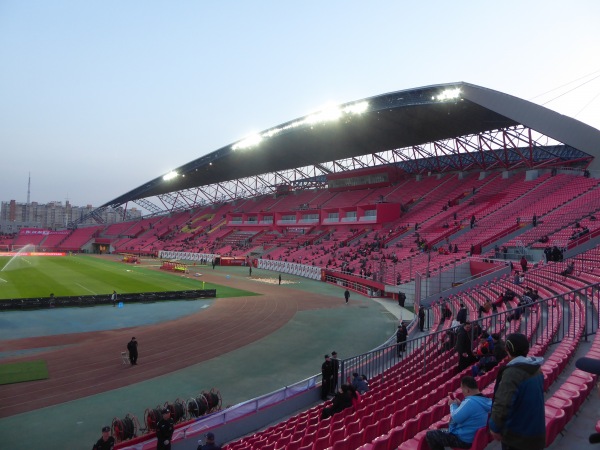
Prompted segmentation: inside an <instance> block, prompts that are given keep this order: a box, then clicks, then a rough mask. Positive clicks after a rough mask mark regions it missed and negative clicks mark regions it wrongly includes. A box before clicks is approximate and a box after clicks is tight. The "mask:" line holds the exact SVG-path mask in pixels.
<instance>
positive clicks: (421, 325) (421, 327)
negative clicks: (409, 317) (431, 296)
mask: <svg viewBox="0 0 600 450" xmlns="http://www.w3.org/2000/svg"><path fill="white" fill-rule="evenodd" d="M424 328H425V308H424V307H423V306H420V307H419V330H420V331H424Z"/></svg>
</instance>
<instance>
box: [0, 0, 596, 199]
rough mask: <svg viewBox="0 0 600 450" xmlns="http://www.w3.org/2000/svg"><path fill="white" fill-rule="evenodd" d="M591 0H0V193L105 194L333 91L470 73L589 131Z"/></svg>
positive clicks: (592, 105) (349, 92)
mask: <svg viewBox="0 0 600 450" xmlns="http://www.w3.org/2000/svg"><path fill="white" fill-rule="evenodd" d="M598 18H600V2H598V1H597V0H575V1H570V2H564V1H554V0H545V1H537V0H532V1H526V2H523V1H512V0H508V1H503V2H474V1H453V2H448V1H421V2H402V1H397V0H390V1H379V0H371V1H368V2H366V1H364V0H362V1H353V0H347V1H341V0H340V1H338V0H319V1H313V0H303V1H296V2H292V1H276V0H271V1H263V0H252V1H248V0H246V1H227V0H221V1H200V0H198V1H153V0H144V1H142V0H128V1H122V0H121V1H116V0H103V1H94V0H90V1H80V0H73V1H66V0H51V1H49V0H41V1H36V0H0V200H1V201H8V200H12V199H14V200H16V201H18V202H26V201H27V186H28V177H29V174H31V201H37V202H40V203H47V202H50V201H61V202H63V203H64V202H65V201H66V200H67V199H68V200H69V201H70V202H71V204H73V205H77V206H83V205H88V204H91V205H94V206H99V205H101V204H103V203H105V202H108V201H110V200H112V199H114V198H116V197H118V196H120V195H122V194H124V193H126V192H128V191H130V190H131V189H134V188H136V187H138V186H140V185H141V184H143V183H145V182H146V181H148V180H151V179H154V178H156V177H158V176H162V175H164V174H165V173H167V172H169V171H170V170H172V169H174V168H176V167H178V166H180V165H183V164H185V163H187V162H189V161H192V160H194V159H196V158H198V157H200V156H202V155H205V154H207V153H210V152H212V151H214V150H217V149H219V148H221V147H224V146H227V145H230V144H232V143H234V142H235V141H237V140H239V139H242V138H244V137H246V136H248V135H250V134H252V133H255V132H259V131H262V130H264V129H267V128H270V127H274V126H276V125H279V124H281V123H284V122H287V121H289V120H292V119H295V118H298V117H302V116H304V115H306V114H308V113H310V112H313V111H315V110H318V109H319V108H320V107H321V106H324V105H326V104H331V103H345V102H350V101H355V100H360V99H363V98H366V97H370V96H374V95H379V94H383V93H387V92H393V91H397V90H404V89H411V88H416V87H421V86H427V85H432V84H440V83H450V82H456V81H465V82H469V83H473V84H477V85H480V86H483V87H486V88H490V89H494V90H498V91H501V92H505V93H507V94H511V95H514V96H517V97H520V98H523V99H526V100H531V101H533V102H535V103H538V104H541V105H544V106H546V107H548V108H550V109H553V110H555V111H558V112H559V113H561V114H565V115H568V116H570V117H574V118H576V119H578V120H580V121H582V122H585V123H587V124H589V125H591V126H593V127H595V128H598V129H600V58H599V57H598V55H599V52H600V27H599V26H598Z"/></svg>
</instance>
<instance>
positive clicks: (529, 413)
mask: <svg viewBox="0 0 600 450" xmlns="http://www.w3.org/2000/svg"><path fill="white" fill-rule="evenodd" d="M506 350H507V352H508V357H509V359H510V361H509V362H508V364H507V365H506V367H505V368H504V369H503V370H501V371H500V372H499V373H498V377H497V379H496V385H495V388H494V400H493V404H492V414H491V417H490V420H489V426H490V433H491V435H492V437H493V438H494V439H495V440H497V441H502V448H504V449H515V450H542V449H543V448H544V447H545V446H546V422H545V417H544V377H543V375H542V372H541V370H540V367H541V365H542V363H543V361H544V359H543V358H539V357H534V356H530V357H528V356H527V353H528V352H529V342H528V340H527V337H526V336H525V335H524V334H521V333H513V334H509V335H508V336H507V338H506Z"/></svg>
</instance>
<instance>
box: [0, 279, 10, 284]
mask: <svg viewBox="0 0 600 450" xmlns="http://www.w3.org/2000/svg"><path fill="white" fill-rule="evenodd" d="M0 281H2V282H3V283H8V281H6V280H5V279H4V278H0Z"/></svg>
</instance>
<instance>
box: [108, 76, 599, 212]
mask: <svg viewBox="0 0 600 450" xmlns="http://www.w3.org/2000/svg"><path fill="white" fill-rule="evenodd" d="M514 126H525V127H527V128H530V129H532V130H535V131H536V132H539V133H541V134H543V135H546V136H548V137H549V138H551V139H554V140H556V141H558V142H561V143H563V144H565V145H566V146H567V147H569V148H573V149H576V150H578V151H579V152H576V153H578V154H579V155H581V154H582V153H583V154H586V155H587V156H588V157H589V158H588V159H589V160H592V159H595V161H594V165H596V164H599V163H600V158H595V157H596V156H598V152H599V151H600V131H599V130H597V129H595V128H592V127H590V126H589V125H586V124H584V123H582V122H579V121H577V120H575V119H572V118H570V117H567V116H563V115H561V114H558V113H556V112H554V111H551V110H549V109H547V108H544V107H542V106H539V105H536V104H534V103H531V102H528V101H526V100H522V99H520V98H517V97H513V96H511V95H507V94H504V93H501V92H498V91H494V90H491V89H487V88H483V87H480V86H476V85H473V84H469V83H464V82H458V83H448V84H440V85H434V86H427V87H420V88H415V89H409V90H404V91H397V92H391V93H387V94H383V95H379V96H375V97H370V98H366V99H363V100H360V101H357V102H351V103H346V104H344V105H340V106H338V107H335V108H332V109H329V110H324V111H320V112H318V113H315V114H312V115H309V116H305V117H302V118H299V119H295V120H292V121H290V122H286V123H283V124H281V125H278V126H276V127H273V128H270V129H268V130H265V131H263V132H261V133H259V134H258V135H256V136H251V137H249V138H247V139H245V140H242V141H239V142H236V143H233V144H230V145H227V146H225V147H222V148H220V149H218V150H216V151H214V152H212V153H209V154H207V155H205V156H202V157H200V158H198V159H196V160H193V161H191V162H189V163H187V164H185V165H183V166H181V167H178V168H177V169H175V170H174V171H173V172H172V173H171V174H167V175H165V176H161V177H158V178H155V179H153V180H150V181H148V182H147V183H144V184H143V185H142V186H139V187H138V188H136V189H133V190H132V191H130V192H127V193H126V194H123V195H121V196H120V197H117V198H115V199H113V200H111V201H109V202H107V203H105V204H104V205H102V207H107V206H118V205H122V204H124V203H127V202H129V201H135V200H140V199H145V198H149V197H153V196H161V195H165V194H169V193H173V192H177V191H182V190H185V189H192V188H198V187H202V186H208V185H212V184H215V183H223V182H226V181H229V180H236V179H240V178H244V177H252V176H258V175H260V174H265V173H269V172H277V171H282V170H288V169H294V168H298V167H303V166H309V165H318V164H321V163H325V162H328V161H336V160H341V159H345V158H353V157H357V156H361V155H366V154H374V153H377V152H383V151H388V150H393V149H399V148H405V147H411V146H419V145H423V144H426V143H431V142H436V141H440V140H444V139H453V138H457V137H460V136H466V135H477V134H479V133H486V132H491V131H493V130H501V129H506V128H510V127H514ZM576 157H577V155H575V156H573V157H572V158H573V159H575V158H576Z"/></svg>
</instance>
